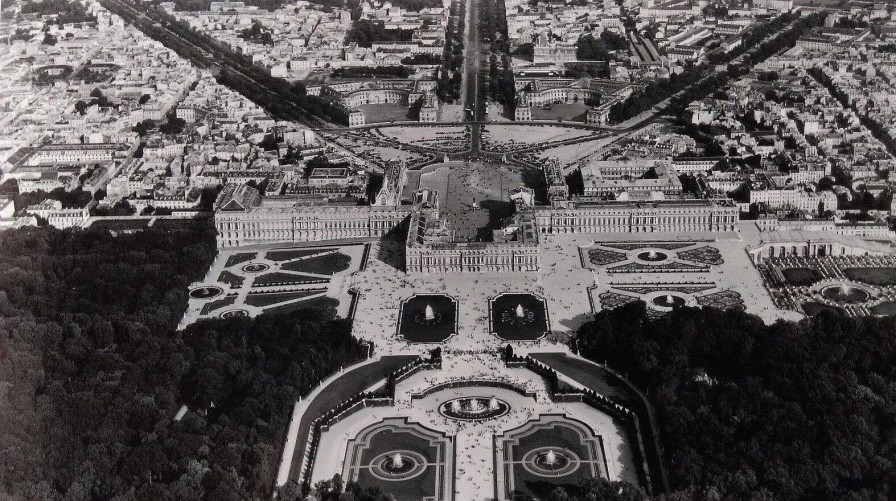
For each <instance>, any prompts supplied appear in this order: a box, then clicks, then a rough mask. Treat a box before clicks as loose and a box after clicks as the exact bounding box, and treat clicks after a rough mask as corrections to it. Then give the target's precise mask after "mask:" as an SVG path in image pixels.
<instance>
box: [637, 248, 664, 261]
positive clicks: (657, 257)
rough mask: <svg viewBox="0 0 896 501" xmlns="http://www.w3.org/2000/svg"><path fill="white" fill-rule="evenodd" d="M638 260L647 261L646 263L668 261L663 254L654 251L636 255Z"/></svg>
mask: <svg viewBox="0 0 896 501" xmlns="http://www.w3.org/2000/svg"><path fill="white" fill-rule="evenodd" d="M637 257H638V259H640V260H641V261H647V262H648V263H658V262H660V261H665V260H667V259H669V255H668V254H666V253H665V252H660V251H656V250H649V251H644V252H639V253H638V256H637Z"/></svg>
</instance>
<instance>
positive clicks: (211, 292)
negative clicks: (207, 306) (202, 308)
mask: <svg viewBox="0 0 896 501" xmlns="http://www.w3.org/2000/svg"><path fill="white" fill-rule="evenodd" d="M223 292H224V290H223V289H221V288H220V287H216V286H214V285H203V286H201V287H197V288H195V289H193V290H191V291H190V297H191V298H194V299H210V298H213V297H215V296H220V295H221V294H222V293H223Z"/></svg>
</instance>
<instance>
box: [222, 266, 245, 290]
mask: <svg viewBox="0 0 896 501" xmlns="http://www.w3.org/2000/svg"><path fill="white" fill-rule="evenodd" d="M244 280H246V277H243V276H240V275H236V274H234V273H231V272H229V271H227V270H224V271H222V272H221V274H220V275H218V281H219V282H223V283H225V284H227V285H229V286H230V287H231V288H232V289H239V288H240V287H242V286H243V281H244Z"/></svg>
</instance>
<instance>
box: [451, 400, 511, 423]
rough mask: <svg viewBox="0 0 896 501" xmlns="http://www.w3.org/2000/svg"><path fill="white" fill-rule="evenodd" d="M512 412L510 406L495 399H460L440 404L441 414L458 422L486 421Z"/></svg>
mask: <svg viewBox="0 0 896 501" xmlns="http://www.w3.org/2000/svg"><path fill="white" fill-rule="evenodd" d="M508 412H510V404H508V403H507V402H505V401H503V400H501V399H499V398H495V397H460V398H455V399H452V400H448V401H447V402H442V403H441V404H439V414H441V415H443V416H445V417H446V418H449V419H456V420H458V421H485V420H488V419H495V418H497V417H501V416H503V415H505V414H507V413H508Z"/></svg>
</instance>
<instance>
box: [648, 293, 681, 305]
mask: <svg viewBox="0 0 896 501" xmlns="http://www.w3.org/2000/svg"><path fill="white" fill-rule="evenodd" d="M651 303H653V304H654V305H656V306H659V307H661V308H675V307H676V306H684V305H685V304H686V303H687V301H685V299H684V298H683V297H681V296H678V295H675V294H660V295H659V296H657V297H655V298H653V300H652V301H651Z"/></svg>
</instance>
